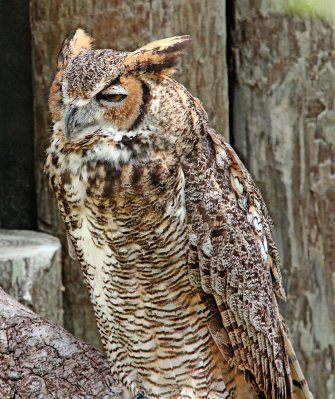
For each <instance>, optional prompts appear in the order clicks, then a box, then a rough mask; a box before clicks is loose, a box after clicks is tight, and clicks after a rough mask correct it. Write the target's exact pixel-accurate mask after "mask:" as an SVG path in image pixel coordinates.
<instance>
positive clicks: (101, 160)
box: [46, 29, 312, 399]
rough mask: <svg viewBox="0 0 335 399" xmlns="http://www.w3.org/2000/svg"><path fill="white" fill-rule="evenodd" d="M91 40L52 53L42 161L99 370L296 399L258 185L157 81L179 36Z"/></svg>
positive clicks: (171, 84)
mask: <svg viewBox="0 0 335 399" xmlns="http://www.w3.org/2000/svg"><path fill="white" fill-rule="evenodd" d="M91 42H92V41H91V39H90V38H89V37H88V35H87V34H85V32H83V31H82V30H80V29H79V30H77V31H76V32H74V33H72V34H70V35H69V36H68V37H67V39H66V40H65V42H64V44H63V47H62V50H61V52H60V56H59V60H58V72H57V73H56V75H55V80H54V83H53V85H52V88H51V92H50V109H51V112H52V115H53V119H54V122H55V125H54V133H53V135H52V139H51V144H50V148H49V150H48V157H47V161H46V172H47V174H48V177H49V180H50V184H51V187H52V188H53V190H54V192H55V195H56V198H57V203H58V206H59V209H60V212H61V214H62V217H63V219H64V222H65V225H66V229H67V232H68V235H69V241H70V247H71V248H72V249H73V252H74V253H75V255H76V257H77V258H78V260H79V261H80V264H81V267H82V270H83V273H84V276H85V280H86V283H87V286H88V289H89V291H90V296H91V300H92V303H93V305H94V309H95V313H96V317H97V322H98V326H99V331H100V334H101V337H102V341H103V344H104V346H105V348H106V352H107V355H108V358H109V360H110V361H111V370H112V373H113V375H114V376H115V377H116V378H117V379H118V380H119V381H120V382H121V383H122V384H123V385H124V386H125V388H126V395H127V397H131V395H134V394H135V393H138V392H143V394H144V395H147V396H148V397H149V398H152V399H163V398H164V399H165V398H171V399H177V398H183V399H186V398H198V399H205V398H210V399H219V398H246V399H247V398H256V397H260V398H273V399H275V398H278V399H279V398H280V399H282V398H283V399H284V398H293V397H295V398H309V399H310V398H312V395H311V394H310V393H309V390H308V387H307V384H306V381H305V380H304V378H303V375H302V373H301V370H300V367H299V365H298V363H297V360H296V358H295V355H294V351H293V348H292V346H291V344H290V341H289V338H288V335H287V329H286V326H285V323H284V322H283V320H282V317H281V315H280V313H279V309H278V304H277V298H280V297H284V296H285V295H284V290H283V287H282V281H281V276H280V271H279V260H278V254H277V250H276V247H275V244H274V242H273V240H272V237H271V220H270V218H269V216H268V213H267V210H266V207H265V204H264V202H263V199H262V197H261V194H260V192H259V190H258V189H257V187H256V186H255V184H254V182H253V181H252V178H251V177H250V175H249V173H248V172H247V170H246V169H245V168H244V166H243V165H242V163H241V161H240V160H239V159H238V157H237V155H236V154H235V152H234V151H233V149H232V148H231V147H230V146H229V145H228V144H227V143H226V142H225V141H224V139H223V137H221V136H220V135H218V134H217V133H216V132H215V131H214V130H213V129H212V128H211V127H210V125H209V123H208V120H207V115H206V113H205V111H204V110H203V108H202V106H201V104H200V102H199V100H197V99H196V98H194V97H192V95H191V94H190V93H189V92H188V91H187V90H186V89H185V88H184V87H183V86H182V85H180V84H178V83H177V82H176V81H175V80H174V79H172V78H171V74H172V73H173V69H174V67H175V66H176V64H177V62H178V59H179V53H180V51H181V50H182V49H183V48H184V47H185V46H186V45H187V44H188V43H189V42H190V38H189V37H188V36H180V37H174V38H169V39H163V40H161V41H157V42H153V43H150V44H148V45H146V46H144V47H142V48H140V49H139V50H136V51H134V52H132V53H125V52H122V53H121V52H116V51H113V50H92V49H91ZM292 379H293V384H292ZM293 391H294V393H293Z"/></svg>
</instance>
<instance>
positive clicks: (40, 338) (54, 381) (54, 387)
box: [0, 288, 121, 399]
mask: <svg viewBox="0 0 335 399" xmlns="http://www.w3.org/2000/svg"><path fill="white" fill-rule="evenodd" d="M119 393H120V389H119V388H118V387H117V384H116V383H115V381H114V380H113V379H112V378H111V376H110V368H109V365H108V363H107V360H106V358H105V356H104V355H103V354H102V353H100V352H99V351H98V350H97V349H95V348H93V347H91V346H90V345H88V344H86V343H84V342H82V341H80V340H79V339H77V338H75V337H73V336H72V335H71V334H69V333H68V332H67V331H65V330H64V329H63V328H62V327H59V326H57V325H55V324H52V323H50V322H49V321H47V320H45V319H43V318H42V317H40V316H38V315H37V314H35V313H33V312H32V311H31V310H29V309H28V308H26V307H24V306H23V305H21V304H20V303H18V302H16V301H15V300H14V299H12V298H11V297H10V296H8V295H7V294H6V293H5V292H4V291H3V290H2V289H1V288H0V398H2V399H11V398H15V399H20V398H21V399H23V398H31V399H34V398H43V399H49V398H73V399H81V398H85V399H89V398H106V397H111V396H109V395H112V396H113V395H116V396H115V397H120V396H118V394H119ZM120 398H121V397H120Z"/></svg>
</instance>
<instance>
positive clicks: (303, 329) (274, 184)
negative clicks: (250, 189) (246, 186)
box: [231, 0, 335, 399]
mask: <svg viewBox="0 0 335 399" xmlns="http://www.w3.org/2000/svg"><path fill="white" fill-rule="evenodd" d="M282 3H283V2H281V1H278V2H277V1H276V2H274V1H270V0H261V1H258V2H253V1H251V0H250V1H249V0H237V1H236V2H235V9H234V24H235V30H234V32H233V53H234V64H235V78H234V81H233V82H232V84H233V87H232V90H233V93H234V95H233V99H232V102H233V118H232V120H233V127H231V131H232V136H233V143H234V145H235V147H236V149H237V151H238V153H239V154H240V156H241V157H242V159H243V160H244V162H245V163H246V164H247V166H248V168H249V169H250V170H251V172H252V174H253V176H254V177H255V179H256V182H257V184H258V185H259V186H260V188H261V189H262V192H263V195H264V197H265V199H266V202H267V204H268V205H269V208H270V213H271V215H272V217H273V219H274V222H275V225H276V230H275V233H276V239H277V243H278V244H279V250H280V253H281V258H282V264H283V267H282V270H283V274H284V281H285V285H286V288H287V293H288V303H287V304H285V305H283V306H281V307H282V309H284V315H285V318H286V319H287V321H288V324H289V326H290V330H291V335H292V337H293V343H294V346H295V349H296V351H297V355H298V358H299V360H300V361H301V364H302V367H303V369H304V372H305V374H306V377H307V379H308V381H309V384H310V388H311V390H312V391H313V392H314V394H315V396H316V397H318V398H328V399H331V398H335V369H334V359H335V331H334V330H335V247H334V239H335V223H334V220H335V219H334V215H335V170H334V159H335V134H334V122H335V108H334V105H335V104H334V92H335V68H334V65H335V44H334V43H335V40H334V39H335V30H334V28H332V27H331V26H330V25H328V24H327V23H325V22H322V21H321V20H318V19H313V20H303V19H301V18H298V17H293V16H284V15H283V14H281V13H280V6H281V5H282Z"/></svg>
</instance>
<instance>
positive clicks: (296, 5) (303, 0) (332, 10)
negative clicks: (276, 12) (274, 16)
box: [284, 0, 335, 23]
mask: <svg viewBox="0 0 335 399" xmlns="http://www.w3.org/2000/svg"><path fill="white" fill-rule="evenodd" d="M284 7H285V10H286V11H288V12H290V13H293V14H297V15H300V16H302V17H321V18H322V19H326V20H328V21H331V22H333V23H335V1H334V0H284Z"/></svg>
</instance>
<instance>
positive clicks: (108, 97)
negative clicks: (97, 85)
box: [97, 93, 127, 103]
mask: <svg viewBox="0 0 335 399" xmlns="http://www.w3.org/2000/svg"><path fill="white" fill-rule="evenodd" d="M97 97H98V100H104V101H108V102H111V103H119V102H121V101H122V100H124V99H125V98H126V97H127V95H126V94H121V93H100V94H98V96H97Z"/></svg>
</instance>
